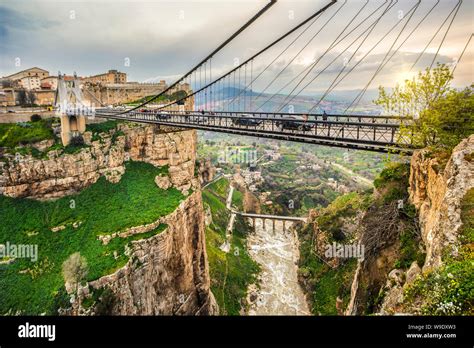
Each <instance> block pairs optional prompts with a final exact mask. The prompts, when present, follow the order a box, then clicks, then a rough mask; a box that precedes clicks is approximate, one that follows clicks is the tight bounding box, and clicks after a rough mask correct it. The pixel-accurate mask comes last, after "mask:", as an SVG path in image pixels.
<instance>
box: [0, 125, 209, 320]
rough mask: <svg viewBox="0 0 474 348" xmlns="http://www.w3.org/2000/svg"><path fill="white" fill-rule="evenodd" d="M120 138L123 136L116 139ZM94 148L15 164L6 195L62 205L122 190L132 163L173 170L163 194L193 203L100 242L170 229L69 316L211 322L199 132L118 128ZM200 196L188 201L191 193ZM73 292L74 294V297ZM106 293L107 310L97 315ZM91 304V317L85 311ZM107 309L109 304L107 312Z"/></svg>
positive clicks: (6, 176) (7, 173)
mask: <svg viewBox="0 0 474 348" xmlns="http://www.w3.org/2000/svg"><path fill="white" fill-rule="evenodd" d="M115 132H117V133H116V134H114V133H115ZM84 140H85V144H86V145H88V146H86V147H84V148H82V149H81V150H80V151H79V152H77V153H74V154H62V153H61V151H59V150H52V151H49V152H47V156H46V158H44V159H38V158H33V157H31V156H28V157H23V158H21V159H20V160H18V159H15V158H14V157H13V156H12V157H10V158H7V161H6V162H0V163H2V164H3V167H2V168H1V172H0V173H1V176H0V194H4V195H7V196H11V197H29V198H33V199H40V200H43V199H55V198H58V197H63V196H66V195H70V194H73V193H76V192H78V191H80V190H82V189H83V188H85V187H87V186H89V185H91V184H93V183H95V182H96V181H97V180H98V179H99V178H100V176H102V175H104V176H105V177H106V179H107V180H109V181H111V182H118V181H119V180H120V178H121V176H122V175H123V173H124V172H125V165H124V163H125V162H126V161H128V160H133V161H143V162H148V163H151V164H153V165H155V166H168V175H166V176H157V177H156V178H155V182H156V184H157V185H158V186H159V187H161V188H162V189H168V188H170V187H172V186H173V187H176V188H178V189H179V190H181V191H182V192H183V194H184V195H185V196H187V197H186V199H185V200H184V201H183V202H181V204H180V205H179V206H178V207H177V208H176V209H175V211H174V212H173V213H171V214H169V215H167V216H164V217H161V218H160V219H159V220H158V221H156V222H153V223H151V224H148V225H144V226H135V227H132V228H129V229H127V230H126V231H125V232H120V233H119V232H117V233H114V234H112V235H105V236H99V240H100V241H101V242H102V243H104V244H107V243H108V242H109V241H110V239H112V238H124V237H127V236H129V235H132V234H139V233H145V232H149V231H151V230H153V229H155V228H156V227H157V226H158V225H160V224H162V223H164V224H166V225H167V227H166V229H165V230H164V231H163V232H161V233H159V234H157V235H154V236H152V237H150V238H146V239H141V240H137V241H133V242H132V247H130V249H129V250H128V251H127V255H129V256H130V259H129V261H128V263H127V264H126V265H125V266H124V267H122V268H120V269H119V270H117V271H116V272H115V273H113V274H110V275H107V276H104V277H102V278H99V279H97V280H95V281H93V282H90V284H88V285H87V286H86V287H84V288H79V290H78V293H77V295H78V296H79V298H80V299H81V301H75V302H74V305H73V308H72V311H69V310H67V311H66V313H69V314H89V315H93V314H99V312H100V313H101V314H112V315H158V314H167V315H212V314H217V313H218V307H217V304H216V302H215V300H214V297H213V295H212V293H211V291H210V278H209V267H208V261H207V254H206V249H205V235H204V229H205V225H204V224H205V221H204V220H205V214H204V208H203V204H202V199H201V191H200V184H199V180H198V178H197V177H196V176H195V173H194V170H195V158H196V146H197V135H196V132H195V131H194V130H177V129H172V128H167V127H161V128H159V127H157V126H149V125H145V126H143V125H137V124H119V126H118V129H115V130H112V131H110V132H105V133H100V134H99V135H98V136H97V135H95V136H93V134H92V133H90V132H86V133H85V134H84ZM191 189H192V190H193V192H192V193H191V194H189V191H190V190H191ZM66 289H67V290H68V291H69V292H70V294H72V293H73V292H74V290H75V289H74V290H72V289H71V288H68V286H67V284H66ZM104 290H107V292H108V293H109V294H110V296H109V298H108V301H107V306H106V307H107V308H106V311H105V313H104V308H102V309H101V310H98V308H97V304H100V303H99V302H100V299H101V298H102V297H100V296H99V298H97V296H96V297H94V296H93V295H94V294H96V295H97V294H98V293H101V292H103V291H104ZM87 299H88V300H89V302H91V301H92V303H93V305H92V306H88V307H87V309H86V308H85V307H84V306H82V305H79V303H84V301H86V300H87ZM102 307H104V306H103V304H102Z"/></svg>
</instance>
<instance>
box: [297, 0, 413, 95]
mask: <svg viewBox="0 0 474 348" xmlns="http://www.w3.org/2000/svg"><path fill="white" fill-rule="evenodd" d="M415 6H416V5H415ZM415 6H414V7H412V8H411V9H410V10H409V11H408V12H407V13H410V12H411V11H413V9H414V8H415ZM403 19H404V18H402V19H400V20H399V21H398V22H397V23H395V25H393V26H392V27H391V28H390V29H389V30H388V31H387V32H386V33H385V34H384V35H383V36H382V37H381V38H380V39H379V41H377V43H375V44H374V45H373V46H372V47H371V48H370V49H369V51H368V52H366V53H365V54H364V56H363V57H362V58H361V59H360V60H359V61H357V63H355V65H354V66H353V67H351V69H349V70H348V71H347V72H346V73H345V74H344V76H342V77H341V78H340V79H339V81H337V82H336V83H335V84H334V86H333V87H332V89H334V88H335V87H336V86H337V85H339V83H341V81H343V80H344V79H345V78H346V77H347V76H348V75H349V74H350V73H351V72H352V71H354V69H355V68H356V67H357V66H358V65H359V64H360V63H362V61H363V60H364V59H365V58H366V57H367V56H368V55H369V54H370V53H371V52H372V51H373V50H374V49H375V48H376V47H377V46H378V45H379V44H380V43H381V42H382V41H384V40H385V39H386V38H387V37H388V35H390V34H391V33H392V31H393V30H394V29H395V28H396V27H397V26H398V25H399V24H400V23H401V21H402V20H403ZM330 64H332V62H331V63H330ZM327 67H328V66H326V68H327ZM326 68H325V69H326ZM313 80H314V79H313ZM311 82H312V81H309V83H307V84H306V85H305V87H304V88H306V87H307V86H308V85H309V84H310V83H311ZM299 93H301V91H300V92H299Z"/></svg>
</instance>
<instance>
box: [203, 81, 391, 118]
mask: <svg viewBox="0 0 474 348" xmlns="http://www.w3.org/2000/svg"><path fill="white" fill-rule="evenodd" d="M213 93H214V96H215V97H216V99H217V105H218V107H217V109H219V108H222V109H223V110H229V111H245V110H250V109H252V110H254V111H262V112H276V111H281V112H295V113H304V112H307V111H308V110H310V109H311V108H312V107H313V106H314V105H315V104H316V103H317V102H318V101H319V99H320V98H321V96H322V95H323V93H315V94H314V95H312V96H309V95H299V96H297V97H295V98H293V99H292V100H291V101H290V102H289V99H290V98H287V95H285V94H278V95H272V94H270V93H263V94H262V95H260V93H259V92H258V91H250V90H247V91H245V92H244V88H243V86H242V87H227V86H226V87H222V88H220V89H216V90H214V91H213ZM358 93H359V90H347V91H334V92H331V94H330V95H329V96H327V97H326V98H325V99H324V100H323V101H322V102H321V104H320V105H319V106H318V107H317V108H315V109H314V110H313V111H312V112H313V113H322V112H323V111H325V112H327V113H342V112H344V111H345V109H346V108H347V107H348V106H349V105H350V103H351V102H352V100H354V98H355V97H356V96H357V95H358ZM377 96H378V91H377V90H375V89H373V90H368V91H367V92H366V93H365V95H364V97H363V98H362V100H361V102H360V103H359V105H358V106H357V108H356V109H354V112H357V113H364V114H365V113H366V114H380V113H381V111H382V110H381V108H380V107H378V106H376V105H374V104H373V103H372V101H373V100H374V99H375V98H376V97H377ZM244 100H245V102H244ZM239 101H240V104H239ZM196 105H197V106H198V107H199V108H201V107H204V106H203V105H204V101H203V100H199V99H198V100H197V101H196ZM214 105H215V104H214ZM282 106H283V108H281V107H282Z"/></svg>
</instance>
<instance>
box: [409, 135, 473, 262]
mask: <svg viewBox="0 0 474 348" xmlns="http://www.w3.org/2000/svg"><path fill="white" fill-rule="evenodd" d="M473 152H474V135H471V136H470V137H469V138H467V139H465V140H463V141H462V142H461V143H459V145H458V146H456V147H455V148H454V150H453V152H452V155H451V157H450V159H449V160H448V162H447V164H446V167H445V169H444V170H443V171H441V170H440V169H439V167H440V164H439V160H438V159H436V158H431V157H430V156H429V151H428V150H420V151H417V152H415V153H414V154H413V156H412V159H411V168H410V200H411V201H412V203H413V204H414V205H415V207H416V208H417V210H418V211H419V220H420V227H421V232H422V238H423V241H424V243H425V245H426V260H425V264H424V266H423V270H427V269H429V268H437V267H439V266H440V265H441V264H442V253H443V251H444V250H446V251H447V252H449V253H451V254H453V255H455V254H456V253H457V247H458V230H459V228H460V227H461V225H462V221H461V200H462V199H463V197H464V195H465V194H466V193H467V191H468V190H469V189H470V188H472V187H474V163H473V162H472V159H470V158H471V154H472V153H473Z"/></svg>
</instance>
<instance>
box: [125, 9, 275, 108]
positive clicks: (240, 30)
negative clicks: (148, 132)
mask: <svg viewBox="0 0 474 348" xmlns="http://www.w3.org/2000/svg"><path fill="white" fill-rule="evenodd" d="M275 3H276V0H270V2H269V3H268V4H266V5H265V6H264V7H263V8H262V9H261V10H260V11H258V12H257V13H256V14H255V15H254V16H253V17H252V18H250V19H249V20H248V21H247V22H246V23H245V24H244V25H243V26H241V27H240V28H239V29H238V30H237V31H236V32H234V33H233V34H232V35H231V36H230V37H229V38H227V39H226V40H225V41H224V42H223V43H221V44H220V45H219V46H218V47H217V48H216V49H215V50H213V51H212V52H211V53H210V54H209V55H208V56H207V57H205V58H204V59H203V60H202V61H201V62H199V63H198V64H197V65H195V66H194V67H193V68H192V69H191V70H189V71H188V72H187V73H185V74H184V75H183V76H182V77H181V78H180V79H178V80H177V81H176V82H174V83H172V84H171V85H169V86H168V87H167V88H165V89H164V90H163V91H161V92H160V93H158V94H157V95H155V96H154V97H153V98H151V99H149V100H147V101H145V102H144V103H142V104H140V105H138V106H136V107H134V108H132V109H130V110H126V111H124V112H121V113H119V114H125V113H128V112H130V111H133V110H136V109H139V108H141V107H143V106H144V105H146V104H148V103H150V102H152V101H154V100H156V99H158V98H159V97H160V96H162V95H164V94H166V93H167V92H169V91H170V90H171V89H172V88H174V87H175V86H177V85H178V84H179V83H180V82H181V81H182V80H183V79H185V78H186V77H187V76H188V75H190V74H192V73H193V72H194V71H195V70H197V69H198V68H199V67H200V66H201V65H202V64H204V62H206V61H207V60H209V59H210V58H211V57H213V56H214V55H215V54H216V53H218V52H219V51H220V50H222V49H223V48H224V47H225V46H227V44H228V43H229V42H231V41H232V40H233V39H235V38H236V37H237V36H238V35H240V33H242V32H243V31H244V30H245V29H247V28H248V27H249V26H250V25H251V24H252V23H253V22H255V21H256V20H257V19H258V18H259V17H260V16H262V15H263V14H264V13H265V12H267V11H268V9H270V7H272V6H273V5H275Z"/></svg>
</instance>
